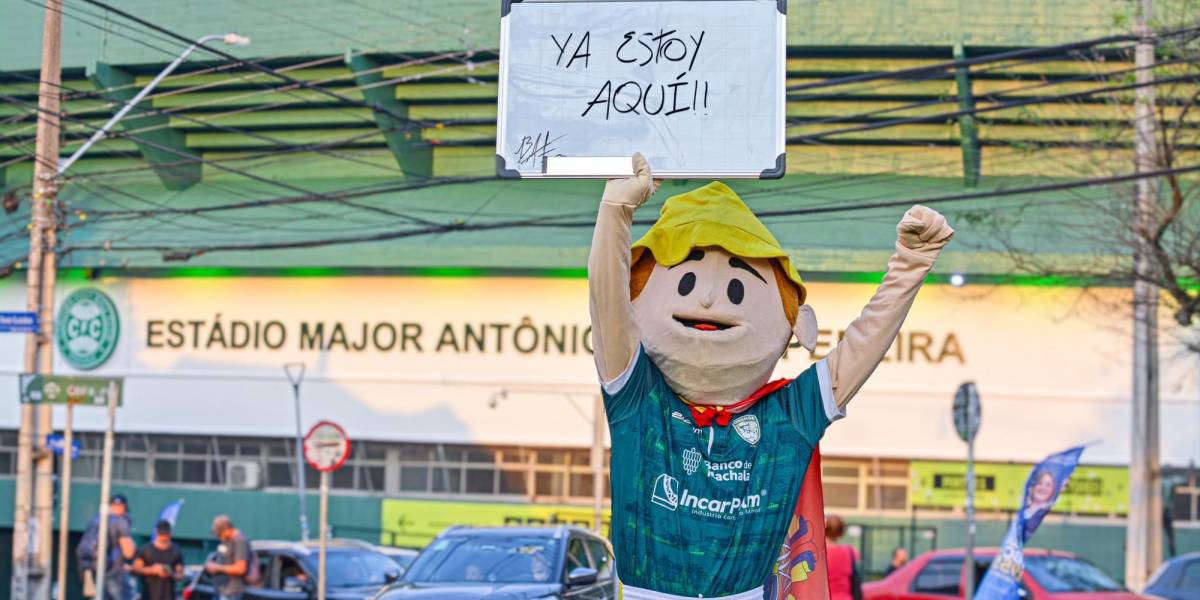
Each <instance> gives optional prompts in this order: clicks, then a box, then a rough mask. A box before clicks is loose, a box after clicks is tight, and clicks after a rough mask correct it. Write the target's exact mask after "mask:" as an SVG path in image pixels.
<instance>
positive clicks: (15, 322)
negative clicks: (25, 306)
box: [0, 312, 38, 333]
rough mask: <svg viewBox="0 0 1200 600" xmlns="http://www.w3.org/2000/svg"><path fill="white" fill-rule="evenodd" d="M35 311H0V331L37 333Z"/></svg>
mask: <svg viewBox="0 0 1200 600" xmlns="http://www.w3.org/2000/svg"><path fill="white" fill-rule="evenodd" d="M37 332H38V315H37V313H35V312H0V333H37Z"/></svg>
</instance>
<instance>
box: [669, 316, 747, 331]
mask: <svg viewBox="0 0 1200 600" xmlns="http://www.w3.org/2000/svg"><path fill="white" fill-rule="evenodd" d="M675 320H676V321H679V323H680V324H682V325H683V326H684V327H688V328H691V329H699V330H700V331H724V330H726V329H729V328H731V327H737V325H730V324H728V323H722V322H720V321H706V320H703V319H686V318H684V317H678V316H677V317H675Z"/></svg>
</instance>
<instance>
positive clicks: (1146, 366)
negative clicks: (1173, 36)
mask: <svg viewBox="0 0 1200 600" xmlns="http://www.w3.org/2000/svg"><path fill="white" fill-rule="evenodd" d="M1152 6H1153V2H1152V0H1139V2H1138V8H1137V11H1138V14H1137V31H1136V34H1137V36H1138V42H1137V47H1136V49H1135V50H1134V52H1135V55H1134V65H1135V67H1136V69H1137V83H1138V88H1137V92H1136V96H1135V105H1134V136H1135V139H1134V163H1135V168H1136V170H1137V172H1139V173H1145V172H1147V171H1153V170H1155V169H1158V168H1159V166H1158V160H1157V158H1156V157H1157V148H1158V143H1157V140H1156V138H1155V121H1154V85H1153V83H1154V39H1153V37H1152V36H1153V32H1152V31H1151V25H1150V24H1151V17H1152V14H1153V13H1152V11H1151V7H1152ZM1135 189H1136V199H1135V210H1134V219H1135V222H1134V236H1133V238H1134V243H1135V247H1134V257H1133V260H1134V267H1133V268H1134V282H1133V402H1132V404H1133V419H1132V422H1131V424H1132V429H1133V431H1132V432H1131V433H1132V439H1131V440H1130V456H1129V518H1128V519H1127V520H1126V527H1125V585H1126V586H1128V587H1129V589H1132V590H1135V591H1136V590H1141V589H1142V588H1143V587H1145V585H1146V579H1147V578H1148V577H1149V576H1150V573H1151V572H1153V571H1154V570H1155V569H1156V568H1158V565H1159V563H1161V562H1162V492H1161V490H1160V489H1159V475H1160V473H1159V464H1158V462H1159V452H1158V443H1159V436H1158V432H1159V423H1158V294H1159V290H1158V286H1157V285H1155V284H1154V281H1153V278H1154V276H1155V274H1156V273H1157V272H1158V270H1159V269H1158V267H1157V266H1156V265H1155V264H1154V263H1153V254H1152V252H1151V248H1150V245H1151V244H1153V239H1152V236H1153V234H1152V233H1151V232H1152V231H1153V229H1154V223H1155V220H1156V218H1157V216H1156V212H1157V210H1156V209H1157V206H1158V182H1157V181H1156V180H1154V179H1151V178H1142V179H1139V180H1137V183H1136V188H1135Z"/></svg>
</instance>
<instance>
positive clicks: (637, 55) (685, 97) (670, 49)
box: [550, 29, 709, 120]
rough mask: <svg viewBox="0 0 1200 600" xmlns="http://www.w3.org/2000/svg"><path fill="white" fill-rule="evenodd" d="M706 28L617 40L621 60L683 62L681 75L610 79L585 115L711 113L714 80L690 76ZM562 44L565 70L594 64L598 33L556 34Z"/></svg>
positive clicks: (634, 34)
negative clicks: (594, 35) (657, 78)
mask: <svg viewBox="0 0 1200 600" xmlns="http://www.w3.org/2000/svg"><path fill="white" fill-rule="evenodd" d="M704 36H705V32H704V31H703V30H700V31H697V32H681V31H679V30H677V29H659V30H658V31H642V32H639V31H628V32H626V33H625V34H624V36H623V37H622V39H621V40H620V41H619V42H617V43H616V44H615V47H616V48H615V50H614V51H613V53H614V58H616V60H617V62H619V63H622V64H625V65H631V66H634V67H637V68H645V67H647V66H649V65H654V66H668V67H670V66H677V67H678V68H679V74H678V75H675V77H674V78H673V79H671V80H669V81H660V82H655V81H649V82H647V81H634V80H626V81H621V80H616V81H614V80H612V79H605V80H604V81H603V82H601V83H600V84H599V87H598V89H597V90H596V93H595V94H594V95H592V99H591V100H589V101H588V102H587V104H586V106H584V107H583V108H582V112H581V114H580V116H581V117H594V118H603V119H604V120H608V119H611V118H613V117H614V115H649V116H663V117H669V116H671V115H675V114H678V113H683V112H693V113H694V112H700V113H703V114H707V110H708V96H709V94H708V92H709V82H708V81H707V80H705V79H699V78H695V77H690V76H689V75H690V73H691V72H692V68H693V67H695V66H696V58H697V57H698V56H699V55H700V49H701V48H702V47H703V45H704ZM550 41H551V42H553V43H554V47H555V48H557V49H558V52H557V56H556V59H555V61H554V65H555V66H556V67H560V68H563V69H570V70H580V69H581V70H585V71H586V70H587V69H589V68H590V67H591V66H592V33H591V32H590V31H584V32H582V33H578V32H573V33H566V34H560V35H553V34H552V35H551V36H550Z"/></svg>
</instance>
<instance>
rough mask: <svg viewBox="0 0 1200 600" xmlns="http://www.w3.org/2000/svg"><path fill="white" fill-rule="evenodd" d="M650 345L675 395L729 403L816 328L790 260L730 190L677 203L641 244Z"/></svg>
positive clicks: (705, 190)
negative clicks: (794, 337) (790, 345)
mask: <svg viewBox="0 0 1200 600" xmlns="http://www.w3.org/2000/svg"><path fill="white" fill-rule="evenodd" d="M629 292H630V298H632V299H633V308H634V316H635V318H636V320H637V324H638V329H639V331H640V333H641V337H642V346H643V347H644V348H645V349H646V352H647V354H648V355H649V356H650V358H652V359H653V360H654V363H655V364H656V365H658V368H659V369H660V370H661V371H662V372H663V376H664V377H665V378H666V380H667V382H668V383H669V384H670V385H671V387H672V389H674V390H675V392H676V393H678V394H679V395H681V396H683V397H684V398H685V399H686V400H688V401H689V402H692V403H695V404H711V405H729V404H733V403H735V402H738V401H740V400H742V399H744V398H746V397H747V396H749V395H750V394H751V393H753V392H754V391H755V390H757V389H758V388H759V387H761V386H762V385H763V384H765V383H766V382H767V379H768V378H769V377H770V375H771V372H772V371H773V370H774V368H775V364H776V363H777V362H778V361H779V358H780V357H781V356H782V355H783V352H784V350H785V349H786V348H787V345H788V342H789V341H790V340H791V337H792V334H793V331H795V333H796V335H797V336H798V337H799V338H800V340H801V343H802V344H804V345H805V346H809V347H811V344H812V341H814V340H815V333H816V324H815V320H814V318H813V316H812V312H811V311H810V310H808V307H807V306H804V300H805V295H806V292H805V289H804V284H803V282H801V280H800V275H799V274H798V273H797V272H796V269H795V267H793V266H792V263H791V260H790V259H789V258H788V256H787V253H786V252H784V250H783V248H782V247H781V246H780V245H779V242H778V241H776V240H775V236H773V235H771V232H770V231H767V228H766V226H764V225H763V224H762V222H761V221H759V220H758V218H757V217H755V216H754V213H752V212H750V209H749V208H747V207H746V205H745V203H743V202H742V200H741V199H740V198H738V196H737V194H735V193H734V192H733V190H731V189H729V186H727V185H725V184H723V183H720V182H713V183H710V184H708V185H706V186H704V187H702V188H699V189H696V190H692V191H690V192H687V193H684V194H680V195H678V196H672V197H671V198H669V199H667V201H666V203H665V204H663V207H662V211H661V213H660V214H659V218H658V221H657V222H656V223H655V224H654V226H653V227H651V228H650V230H649V231H647V232H646V235H645V236H643V237H642V239H640V240H638V241H637V242H636V243H634V245H633V260H632V273H631V277H630V290H629Z"/></svg>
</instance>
